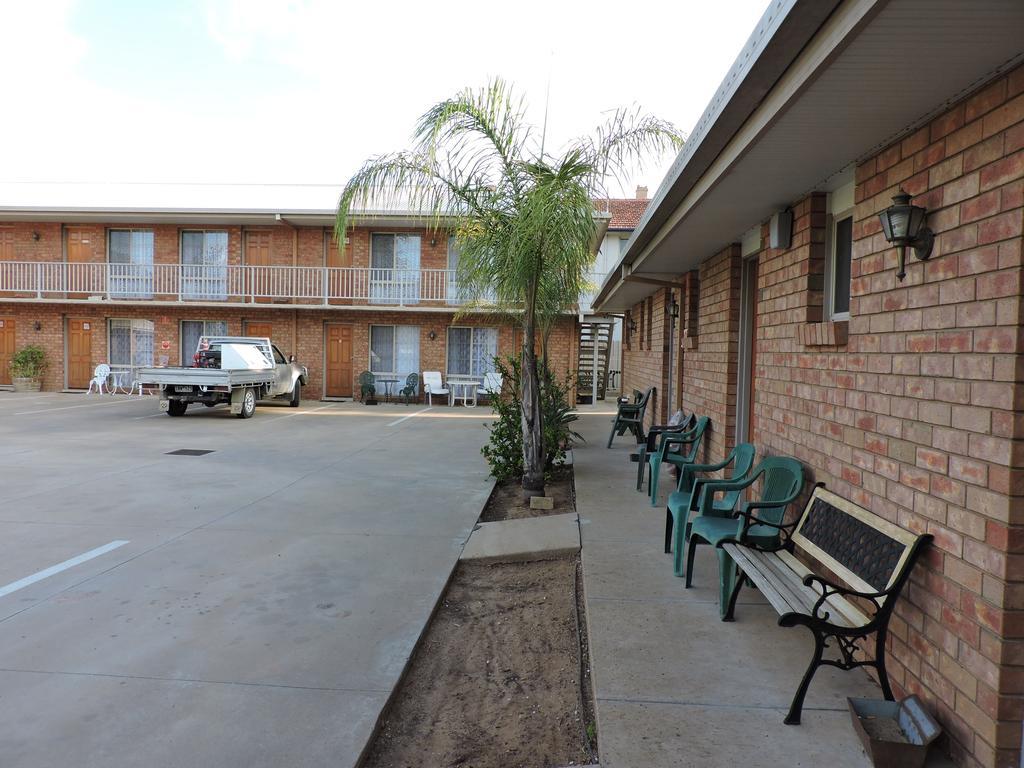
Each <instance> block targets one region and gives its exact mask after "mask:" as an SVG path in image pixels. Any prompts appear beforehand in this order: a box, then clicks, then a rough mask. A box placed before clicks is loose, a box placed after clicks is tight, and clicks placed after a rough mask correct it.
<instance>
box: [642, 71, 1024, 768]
mask: <svg viewBox="0 0 1024 768" xmlns="http://www.w3.org/2000/svg"><path fill="white" fill-rule="evenodd" d="M900 186H902V187H903V188H905V189H906V191H908V192H909V193H911V194H912V195H914V196H915V200H914V202H915V203H916V204H919V205H924V206H926V207H927V208H928V210H929V218H928V224H929V226H930V227H931V228H932V229H933V230H934V231H935V232H936V244H935V250H934V253H933V255H932V258H931V260H929V261H928V262H925V263H922V262H918V261H916V260H915V259H914V258H913V256H912V254H910V253H908V256H907V258H908V260H909V263H908V267H907V277H906V280H905V281H904V282H902V283H901V282H898V281H897V280H896V278H895V271H896V269H895V268H896V253H895V249H893V248H891V247H889V246H888V244H887V243H886V242H885V240H884V238H883V236H882V234H881V232H880V226H879V223H878V218H877V214H878V213H879V212H880V211H881V210H883V209H884V208H886V207H887V206H888V205H889V204H890V202H891V201H890V198H891V196H892V195H893V194H894V193H895V192H896V191H897V189H898V187H900ZM855 202H856V208H855V213H854V250H853V262H852V281H851V313H850V314H851V319H850V320H849V322H848V324H847V323H833V322H829V321H828V319H827V318H824V317H822V309H823V301H822V288H823V276H824V262H825V257H826V254H827V245H826V236H825V235H826V227H827V224H828V222H827V216H826V198H825V196H823V195H820V194H814V195H811V196H809V197H807V198H806V199H804V200H800V201H794V205H793V209H794V235H793V241H792V244H791V247H790V248H789V249H787V250H771V249H767V248H763V249H762V250H761V251H760V252H759V253H758V254H757V256H755V258H757V259H758V284H757V299H756V316H757V322H756V327H757V334H756V341H755V349H756V365H755V368H754V371H755V373H754V404H753V409H754V440H755V442H756V443H757V445H758V450H759V453H762V454H763V453H770V454H787V455H794V456H796V457H798V458H799V459H800V460H801V461H802V462H803V463H804V464H805V465H806V467H807V469H808V478H809V480H812V481H824V482H826V483H827V484H828V485H829V487H831V488H832V489H834V490H836V491H837V492H839V493H840V494H843V495H846V496H849V497H850V498H851V499H853V500H854V501H856V502H858V503H860V504H862V505H864V506H866V507H868V508H869V509H871V510H872V511H874V512H876V513H877V514H879V515H881V516H883V517H885V518H886V519H889V520H891V521H893V522H895V523H897V524H899V525H901V526H903V527H905V528H907V529H910V530H913V531H919V532H929V533H931V534H932V535H933V536H934V537H935V546H934V547H932V548H930V549H929V550H927V551H926V554H925V556H924V557H923V562H922V563H921V564H920V565H919V566H918V567H917V569H916V570H915V572H914V574H913V575H912V578H911V581H910V583H909V585H908V588H907V589H906V590H905V592H904V599H902V600H901V601H900V602H899V604H898V607H897V611H896V615H895V617H894V619H893V623H892V627H891V628H892V633H891V635H890V638H889V647H890V663H889V668H890V674H891V677H892V679H893V682H894V683H895V684H896V686H897V687H898V688H900V689H901V690H902V691H906V692H913V693H917V694H919V695H920V696H922V698H923V699H924V700H925V701H926V702H927V704H928V706H929V708H930V709H931V710H932V711H934V712H936V713H937V715H938V717H939V719H940V720H941V722H942V724H943V726H944V727H945V729H946V731H947V733H948V734H949V741H948V747H949V749H950V751H951V752H952V754H953V755H954V757H955V758H956V760H957V762H958V763H959V764H961V765H969V766H986V768H987V767H990V766H1010V765H1013V766H1017V765H1019V763H1020V747H1021V719H1022V714H1024V503H1022V501H1021V498H1020V497H1021V496H1022V495H1024V442H1022V440H1024V418H1022V417H1021V406H1022V404H1024V385H1022V382H1024V332H1022V320H1024V317H1022V310H1024V308H1022V301H1021V290H1022V282H1024V269H1022V255H1021V248H1022V226H1024V68H1020V69H1017V70H1016V71H1014V72H1012V73H1010V74H1009V75H1008V76H1005V77H1003V78H1001V79H999V80H997V81H995V82H993V83H990V84H988V85H987V86H985V87H984V88H983V89H981V90H979V91H978V92H977V93H975V94H974V95H972V96H971V97H969V98H967V99H965V100H964V101H963V102H961V103H959V104H957V105H955V106H954V107H952V108H951V109H950V110H949V111H948V112H946V113H945V114H942V115H940V116H939V117H937V118H936V119H934V120H932V121H931V122H930V123H929V124H927V125H925V126H923V127H922V128H921V129H920V130H917V131H915V132H914V133H912V134H911V135H909V136H907V137H905V138H904V139H902V140H901V141H899V142H897V143H895V144H893V145H892V146H890V147H887V148H885V149H884V150H882V151H881V152H879V153H878V154H877V155H875V156H873V157H870V158H868V159H866V160H865V161H863V162H862V163H861V164H860V165H859V166H858V167H857V169H856V188H855ZM766 240H767V237H766V232H765V231H763V233H762V241H763V242H764V241H766ZM740 267H741V259H740V256H739V248H738V246H734V247H732V248H729V249H726V250H725V251H723V252H721V253H719V254H717V255H715V256H714V257H712V258H710V259H708V260H707V261H706V262H705V263H704V264H702V265H701V268H700V274H699V286H700V288H699V309H698V320H697V326H698V328H697V333H696V339H695V340H693V339H689V338H684V339H683V346H684V350H683V403H684V404H685V405H686V406H687V407H688V408H690V409H692V410H694V411H696V412H698V413H706V414H707V415H710V416H711V417H712V419H713V421H714V423H715V429H714V435H713V437H712V441H711V449H712V450H711V453H712V457H713V458H719V457H721V456H722V455H723V454H724V452H725V450H727V448H728V447H730V446H731V444H732V443H733V441H734V430H735V424H734V421H733V415H734V414H735V411H736V392H735V382H736V372H737V359H738V357H737V355H738V350H739V346H738V344H739V334H738V328H739V283H740V280H739V274H740ZM662 294H663V292H658V293H657V294H655V299H654V300H655V302H656V303H657V302H660V301H662V298H661V296H662ZM639 311H640V308H639V305H638V307H634V308H633V310H632V315H633V317H634V318H636V319H637V321H638V322H639V318H638V312H639ZM658 316H660V313H658V312H656V313H655V317H658ZM637 341H638V335H634V337H633V339H632V346H633V349H632V350H630V351H627V352H624V380H625V381H626V383H627V384H626V385H627V386H629V387H636V386H639V385H640V384H646V383H648V382H650V383H656V382H658V381H661V380H662V379H663V374H662V373H661V369H660V368H659V367H658V361H657V359H656V358H657V351H656V350H647V349H638V348H637Z"/></svg>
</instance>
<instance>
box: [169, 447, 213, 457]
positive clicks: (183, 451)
mask: <svg viewBox="0 0 1024 768" xmlns="http://www.w3.org/2000/svg"><path fill="white" fill-rule="evenodd" d="M208 453H213V451H204V450H201V449H199V448H179V449H178V450H176V451H168V452H167V453H166V454H165V455H167V456H205V455H206V454H208Z"/></svg>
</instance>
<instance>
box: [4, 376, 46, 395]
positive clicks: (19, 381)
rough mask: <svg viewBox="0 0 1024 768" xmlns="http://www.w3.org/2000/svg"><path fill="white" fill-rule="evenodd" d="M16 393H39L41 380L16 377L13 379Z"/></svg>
mask: <svg viewBox="0 0 1024 768" xmlns="http://www.w3.org/2000/svg"><path fill="white" fill-rule="evenodd" d="M11 384H13V385H14V391H15V392H38V391H39V389H40V386H41V382H40V381H39V379H32V378H28V377H24V376H15V377H13V378H12V379H11Z"/></svg>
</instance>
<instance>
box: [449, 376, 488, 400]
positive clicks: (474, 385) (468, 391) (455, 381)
mask: <svg viewBox="0 0 1024 768" xmlns="http://www.w3.org/2000/svg"><path fill="white" fill-rule="evenodd" d="M482 383H483V379H481V378H480V377H479V376H452V375H449V376H448V387H449V389H451V391H452V404H453V405H454V403H455V401H457V400H459V399H460V395H459V390H460V389H461V390H462V395H461V400H462V404H463V406H468V405H469V401H470V399H472V400H473V405H474V406H475V405H476V391H477V389H478V388H479V387H480V386H481V384H482ZM471 396H472V397H471Z"/></svg>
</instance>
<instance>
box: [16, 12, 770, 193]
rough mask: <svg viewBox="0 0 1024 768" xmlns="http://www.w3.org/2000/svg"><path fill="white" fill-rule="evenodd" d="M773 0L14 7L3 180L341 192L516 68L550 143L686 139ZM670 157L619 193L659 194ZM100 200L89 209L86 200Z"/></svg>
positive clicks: (515, 77) (533, 116)
mask: <svg viewBox="0 0 1024 768" xmlns="http://www.w3.org/2000/svg"><path fill="white" fill-rule="evenodd" d="M766 7H767V0H719V2H713V3H709V2H703V1H701V2H697V1H696V0H676V2H672V3H669V2H657V3H654V2H647V3H625V2H614V3H613V2H604V1H603V0H587V1H586V2H575V1H574V2H568V1H562V2H559V1H558V0H554V1H553V0H547V1H546V2H535V1H534V0H521V1H520V2H517V3H502V4H498V3H488V2H480V0H476V1H475V2H461V1H458V2H455V1H452V2H448V1H446V0H435V1H434V2H422V0H420V1H418V2H404V0H387V1H386V2H382V1H381V0H376V1H375V0H368V1H364V2H359V3H349V2H342V1H341V0H334V1H333V2H332V1H330V0H305V1H300V0H293V1H286V0H175V1H173V2H157V1H156V0H78V1H77V2H76V1H75V0H33V1H32V2H25V0H0V27H2V28H3V29H4V36H3V37H4V44H3V45H2V46H0V72H3V73H5V74H4V77H3V86H2V92H3V94H4V102H5V104H6V105H7V106H8V109H7V110H6V111H7V114H6V115H5V116H4V118H3V119H2V120H0V147H3V151H2V162H0V183H3V182H89V183H122V182H144V183H148V184H162V183H204V184H214V183H232V184H234V183H242V184H310V185H315V184H324V185H338V186H340V185H342V184H344V182H345V181H346V180H347V179H348V177H349V176H350V175H351V174H352V173H353V172H354V171H355V170H356V169H357V168H358V167H359V166H360V165H361V164H362V163H363V162H364V161H365V160H366V159H367V158H368V157H370V156H372V155H375V154H379V153H384V152H389V151H394V150H398V149H403V148H406V147H408V146H409V144H410V135H411V132H412V128H413V126H414V124H415V121H416V118H417V117H418V116H419V115H420V114H422V113H423V112H424V111H425V110H426V109H427V108H428V107H429V106H430V105H431V104H433V103H435V102H437V101H440V100H442V99H444V98H446V97H448V96H450V95H453V94H454V93H456V92H458V91H459V90H461V89H463V88H466V87H478V86H481V85H483V84H484V83H486V82H487V81H488V80H489V79H490V78H492V77H496V76H497V77H502V78H504V79H505V80H507V81H509V82H511V83H512V84H513V85H514V86H515V88H516V89H517V91H518V92H519V93H522V94H523V95H524V96H525V97H526V100H527V104H528V112H527V115H528V119H529V120H530V121H531V122H533V123H535V124H537V125H540V124H541V123H542V122H543V120H544V116H545V103H547V105H548V106H547V114H548V123H547V124H548V127H547V136H548V139H547V143H548V145H549V146H556V147H557V146H561V145H564V143H565V142H567V141H569V140H570V139H572V138H573V137H575V136H579V135H583V134H587V133H590V132H591V130H592V129H593V128H594V127H596V126H597V125H598V124H599V123H600V122H601V121H602V119H603V118H604V117H605V116H606V114H607V113H608V112H609V111H610V110H613V109H615V108H616V107H619V106H632V105H639V106H640V107H641V108H643V109H644V110H646V111H649V112H651V113H653V114H655V115H657V116H658V117H660V118H663V119H666V120H670V121H672V122H673V123H675V124H676V125H677V126H678V127H679V128H681V129H682V130H684V131H686V132H688V131H689V130H690V129H691V128H692V126H693V125H694V124H695V123H696V122H697V120H698V118H699V117H700V114H701V113H702V112H703V110H704V107H705V106H706V105H707V103H708V101H709V100H710V98H711V96H712V94H713V93H714V91H715V89H716V88H717V87H718V85H719V84H720V83H721V81H722V79H723V77H724V76H725V74H726V72H727V71H728V69H729V67H730V66H731V65H732V62H733V60H734V59H735V58H736V56H737V54H738V53H739V51H740V49H741V47H742V45H743V43H744V42H745V40H746V39H747V37H748V36H749V35H750V33H751V32H752V31H753V30H754V26H755V24H756V22H757V20H758V19H759V18H760V16H761V14H762V13H763V12H764V10H765V8H766ZM671 160H672V158H671V157H665V158H662V159H661V160H660V161H656V162H654V163H651V164H649V165H648V166H647V167H645V168H638V169H636V171H635V172H634V174H633V177H632V178H630V179H628V180H626V181H625V182H624V183H623V184H622V186H621V187H618V188H612V189H611V190H610V192H611V193H612V194H613V195H621V196H627V197H631V196H632V195H633V190H634V188H635V186H636V185H637V184H645V185H647V186H648V187H649V188H650V191H651V193H652V194H653V192H654V191H655V189H656V188H657V186H658V184H659V183H660V182H661V180H662V177H663V175H664V173H665V171H666V170H667V169H668V166H669V165H670V164H671ZM83 202H87V201H83Z"/></svg>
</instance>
